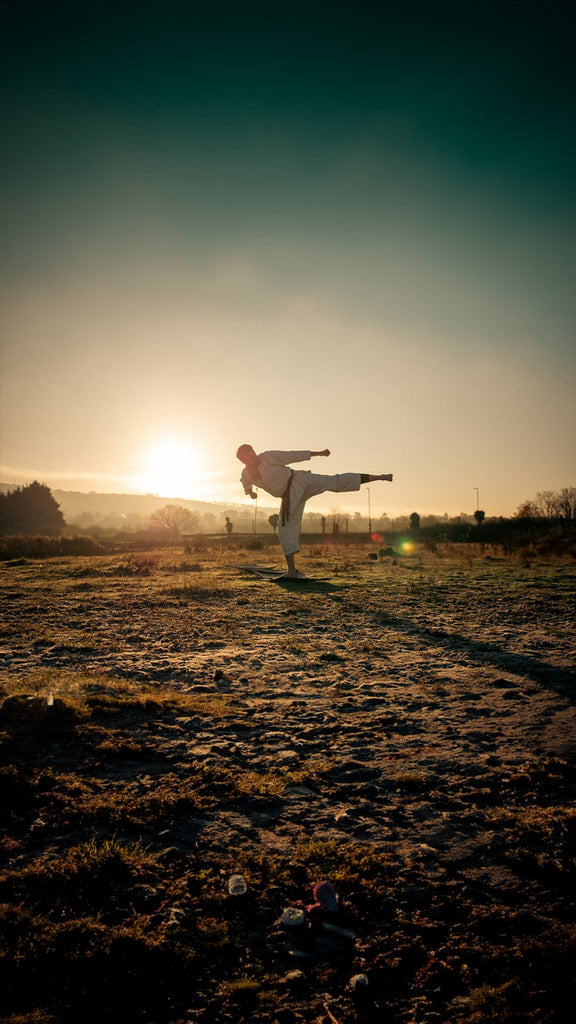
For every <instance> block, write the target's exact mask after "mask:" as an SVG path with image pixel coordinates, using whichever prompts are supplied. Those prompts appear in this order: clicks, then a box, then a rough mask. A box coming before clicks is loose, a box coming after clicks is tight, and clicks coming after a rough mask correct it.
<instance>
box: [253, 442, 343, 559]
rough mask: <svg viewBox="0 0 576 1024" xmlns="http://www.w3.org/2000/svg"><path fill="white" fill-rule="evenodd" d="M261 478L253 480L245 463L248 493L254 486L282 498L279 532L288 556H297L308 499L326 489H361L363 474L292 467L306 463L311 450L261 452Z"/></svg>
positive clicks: (283, 548)
mask: <svg viewBox="0 0 576 1024" xmlns="http://www.w3.org/2000/svg"><path fill="white" fill-rule="evenodd" d="M258 458H259V460H260V479H259V480H256V479H254V478H253V477H252V476H251V474H250V472H249V470H248V467H247V466H246V467H245V468H244V469H243V470H242V474H241V476H240V480H241V481H242V485H243V487H244V491H245V493H246V494H249V493H250V491H251V490H252V488H253V487H262V488H263V489H264V490H265V491H268V494H271V495H273V497H275V498H282V504H283V510H282V511H283V513H284V512H285V513H286V514H281V517H280V522H279V523H278V535H279V537H280V544H281V545H282V550H283V552H284V554H285V555H294V554H296V552H297V551H299V550H300V528H301V526H302V516H303V514H304V506H305V504H306V502H307V500H308V498H312V497H313V496H314V495H315V494H323V493H324V492H325V491H336V492H338V491H359V490H360V473H336V474H334V475H332V476H330V475H328V474H324V473H311V472H310V470H306V469H297V470H291V469H289V468H288V466H289V465H290V464H291V463H293V462H307V461H308V459H310V458H311V453H310V452H309V451H304V452H298V451H296V452H262V453H261V454H260V455H259V456H258Z"/></svg>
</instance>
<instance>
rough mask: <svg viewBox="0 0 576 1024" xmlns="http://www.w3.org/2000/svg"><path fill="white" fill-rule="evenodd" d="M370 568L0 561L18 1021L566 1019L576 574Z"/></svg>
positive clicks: (1, 683) (201, 552) (399, 559)
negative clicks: (326, 891) (293, 918)
mask: <svg viewBox="0 0 576 1024" xmlns="http://www.w3.org/2000/svg"><path fill="white" fill-rule="evenodd" d="M371 555H372V556H373V551H372V550H371V549H370V548H369V547H368V546H365V547H363V546H361V545H356V546H354V547H352V546H351V547H342V548H338V549H330V548H328V547H326V548H324V547H319V546H318V547H313V548H308V549H304V550H303V552H302V556H301V559H300V566H301V568H302V569H304V571H305V572H307V573H308V575H309V577H310V579H309V580H308V581H307V582H302V583H300V582H298V583H272V582H268V581H264V580H261V579H259V578H257V577H255V576H253V575H251V574H250V573H249V572H248V571H247V566H251V565H270V564H274V561H275V558H277V557H278V551H277V550H275V549H269V548H263V549H262V550H258V549H257V548H256V549H252V550H248V549H246V548H242V547H240V546H235V545H233V544H230V545H224V544H222V545H220V546H218V545H215V546H212V547H210V546H208V545H206V546H202V545H198V546H197V547H196V548H195V549H194V550H184V549H183V548H180V547H175V548H174V549H167V550H163V551H156V552H151V553H143V552H132V553H130V552H123V553H119V554H115V555H106V556H97V557H90V558H88V557H75V558H55V559H46V560H43V561H42V560H26V559H13V560H12V561H9V562H7V563H4V564H2V565H1V566H0V579H1V583H2V607H3V614H2V619H3V626H2V632H1V634H0V699H3V701H4V702H3V704H2V705H0V739H2V748H3V755H2V756H3V765H4V767H3V773H4V774H3V776H2V780H1V781H2V790H1V793H0V796H1V806H2V807H3V809H4V813H3V819H4V820H3V823H2V826H1V829H0V854H1V860H0V864H1V865H2V872H1V874H0V903H2V906H3V915H4V916H3V922H4V923H3V935H4V937H3V939H2V940H1V941H2V946H1V947H0V948H1V952H2V957H1V959H0V971H1V974H0V980H2V979H3V980H4V986H5V991H7V992H8V1011H7V1015H6V1016H5V1017H3V1018H2V1020H3V1021H7V1022H8V1021H9V1022H11V1024H32V1022H34V1024H53V1022H54V1021H72V1020H74V1021H78V1020H80V1019H82V1020H85V1021H91V1020H92V1019H94V1020H96V1019H98V1020H101V1019H102V1015H103V1014H105V1015H106V1016H108V1018H109V1019H110V1020H122V1021H123V1022H126V1021H130V1020H134V1021H143V1022H146V1024H154V1022H156V1024H165V1022H168V1021H172V1022H174V1024H192V1022H193V1021H194V1022H196V1021H199V1022H209V1021H216V1020H219V1021H229V1022H240V1021H246V1022H254V1024H257V1022H269V1024H296V1022H307V1024H312V1022H315V1024H334V1022H336V1024H352V1022H355V1021H369V1022H371V1024H376V1022H378V1024H380V1022H382V1024H385V1022H389V1021H390V1022H398V1024H421V1022H422V1024H424V1022H427V1021H429V1022H444V1021H446V1022H455V1024H461V1022H462V1024H463V1022H464V1021H467V1022H476V1024H488V1022H494V1024H505V1022H508V1024H511V1022H514V1024H548V1022H550V1024H564V1022H567V1021H568V1019H572V1015H571V1012H570V1011H569V1010H568V1006H570V1005H571V1002H570V1001H571V1000H572V1001H573V999H574V991H573V989H572V988H571V983H572V978H573V976H574V971H573V963H574V949H575V938H576V922H575V914H574V910H575V907H574V891H575V888H574V880H575V875H576V872H575V851H576V810H575V808H574V789H575V785H574V784H575V779H576V770H575V768H576V757H575V755H576V729H575V725H576V713H575V705H574V701H575V696H576V687H575V673H574V666H575V664H576V630H575V622H576V616H575V614H574V613H575V604H576V602H575V593H576V587H575V583H576V565H575V564H574V562H573V561H571V560H568V559H567V560H562V559H556V560H554V559H550V560H545V559H542V558H535V559H534V560H532V561H529V560H526V559H523V560H517V559H512V558H506V557H504V556H503V555H501V554H499V553H498V552H497V551H491V552H489V553H488V554H487V553H486V551H485V550H484V551H481V550H480V549H476V548H475V549H472V548H469V549H466V548H464V547H462V548H460V549H457V548H455V547H448V546H446V547H444V548H441V549H438V550H436V551H435V552H432V551H423V550H419V549H418V547H416V548H415V549H414V551H413V552H412V553H411V554H410V555H400V554H397V555H396V556H389V557H385V558H374V557H371ZM277 564H278V565H280V560H279V559H278V563H277ZM139 843H140V844H142V845H141V846H138V845H137V844H139ZM90 844H92V845H90ZM114 844H115V845H114ZM135 844H136V845H135ZM87 850H89V851H90V857H88V854H87V852H86V851H87ZM136 850H140V858H139V859H138V857H136V853H135V851H136ZM79 851H80V852H79ZM111 857H112V860H113V862H114V864H115V865H116V868H118V873H119V874H118V878H116V876H115V875H114V873H113V872H112V875H110V872H109V874H108V875H106V879H105V883H104V881H103V873H102V872H103V870H104V868H103V865H104V866H106V865H107V868H106V870H107V871H108V870H109V869H110V864H111V859H110V858H111ZM79 858H80V859H79ZM82 858H83V859H82ZM90 858H91V859H90ZM106 858H108V859H106ZM120 861H122V871H120V868H119V865H120ZM80 863H81V864H82V871H83V872H84V874H82V873H81V872H80V867H79V864H80ZM79 872H80V874H79ZM233 874H241V875H242V876H243V878H244V882H245V885H246V892H245V893H244V894H242V895H230V894H229V891H228V881H229V878H230V876H231V875H233ZM96 876H97V877H96ZM71 877H74V878H75V879H76V882H77V881H78V878H79V877H82V878H83V879H84V882H83V884H86V885H88V882H87V881H86V879H87V878H88V877H89V878H90V886H92V888H91V889H90V893H91V894H92V895H91V902H90V900H88V897H86V899H85V900H84V903H82V904H80V903H79V902H78V899H79V897H78V895H77V893H78V889H77V888H76V889H75V890H74V895H72V896H71V895H70V888H69V886H68V883H69V882H70V878H71ZM39 879H40V880H43V884H44V883H46V879H48V880H49V886H51V887H52V888H51V890H50V891H51V893H52V895H51V897H50V902H48V901H47V898H46V899H45V898H44V897H43V896H42V895H41V893H42V892H44V891H45V889H42V886H41V885H40V883H39ZM322 880H327V881H328V882H329V883H330V884H331V886H332V887H333V889H334V891H335V892H336V895H337V906H336V907H335V908H333V909H327V908H326V907H322V906H320V905H318V903H315V899H314V895H313V889H314V885H315V883H317V882H319V881H322ZM96 882H98V885H96ZM46 884H48V883H46ZM98 886H100V888H98ZM46 891H47V890H46ZM83 891H84V890H83ZM39 893H40V895H39ZM290 906H291V907H294V908H295V909H296V910H301V911H303V912H304V916H303V923H301V924H299V925H296V926H295V925H290V924H286V921H284V922H283V921H282V914H283V912H284V911H285V910H286V908H287V907H290ZM24 914H25V915H27V916H26V921H27V924H26V927H25V926H24V924H22V921H23V918H22V915H24ZM18 915H20V916H18ZM301 917H302V915H301V914H300V915H298V920H300V918H301ZM18 922H20V924H18ZM63 922H64V924H63ZM73 925H74V928H75V929H76V930H74V928H73V927H72V926H73ZM63 929H64V930H63ZM24 932H25V933H26V935H24ZM88 932H89V933H90V941H88V940H87V939H86V934H87V933H88ZM34 933H37V936H38V940H37V941H36V942H33V941H32V939H31V938H30V935H31V934H32V935H34ZM64 933H65V936H66V939H65V940H64V938H63V936H64ZM122 942H123V943H124V945H122V944H121V943H122ZM129 942H130V943H131V945H130V950H131V952H130V956H129V958H128V959H123V957H125V956H128V954H125V953H122V954H120V953H119V952H118V950H119V949H122V950H126V948H127V944H128V943H129ZM63 943H64V945H62V944H63ZM59 944H60V945H59ZM47 949H49V950H50V951H51V952H50V955H49V954H48V952H47ZM58 950H60V954H61V957H62V959H61V960H60V959H59V958H58V957H59V955H60V954H58ZM55 951H56V952H55ZM97 953H98V955H100V953H102V956H104V954H105V955H106V958H107V959H106V961H105V962H106V967H105V968H104V974H103V975H102V973H101V974H100V975H99V977H100V978H102V977H104V978H105V979H106V980H107V981H108V983H109V985H108V987H107V986H106V985H104V986H102V985H99V984H97V982H96V981H95V977H96V975H95V977H92V974H91V965H92V966H93V965H94V963H95V962H96V960H97ZM64 954H65V955H64ZM115 956H116V963H117V964H119V965H120V964H121V965H123V967H122V973H121V980H122V984H123V988H124V996H122V997H118V996H116V997H114V996H112V994H111V988H110V986H113V985H114V982H115V975H114V971H115V970H116V969H117V970H118V971H120V967H117V968H115V967H114V966H113V961H114V957H115ZM47 957H48V960H47ZM66 958H67V962H68V964H70V963H71V962H73V963H74V972H73V973H74V977H75V978H76V980H73V979H70V978H69V977H68V974H67V973H66V969H65V967H64V966H63V965H64V963H65V962H66ZM98 962H99V963H100V961H98ZM100 970H101V972H102V966H101V963H100ZM50 971H51V972H52V973H51V974H50ZM151 971H152V973H154V977H155V980H154V983H152V981H151V980H150V973H151ZM162 972H164V973H163V974H162ZM68 973H69V972H68ZM161 974H162V976H161V977H160V975H161ZM47 977H50V978H52V979H54V978H58V979H59V984H55V983H54V982H53V981H51V982H46V978H47ZM63 978H65V980H64V981H63V980H62V979H63ZM78 979H80V980H78ZM127 979H129V981H130V983H129V984H128V985H126V981H127ZM116 980H117V979H116ZM104 989H106V992H104V991H103V990H104ZM106 993H107V994H106Z"/></svg>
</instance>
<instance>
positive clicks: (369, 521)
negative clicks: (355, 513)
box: [366, 487, 372, 536]
mask: <svg viewBox="0 0 576 1024" xmlns="http://www.w3.org/2000/svg"><path fill="white" fill-rule="evenodd" d="M366 490H367V492H368V533H369V534H370V536H372V516H371V514H370V488H369V487H367V488H366Z"/></svg>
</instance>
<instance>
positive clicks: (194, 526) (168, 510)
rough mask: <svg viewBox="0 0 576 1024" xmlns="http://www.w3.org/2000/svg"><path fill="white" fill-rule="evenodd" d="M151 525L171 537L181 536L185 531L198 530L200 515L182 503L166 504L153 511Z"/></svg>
mask: <svg viewBox="0 0 576 1024" xmlns="http://www.w3.org/2000/svg"><path fill="white" fill-rule="evenodd" d="M150 526H151V528H152V529H153V530H160V532H161V533H165V534H168V535H169V536H171V537H179V536H180V534H182V533H183V532H184V531H186V532H187V533H193V532H194V531H195V530H198V516H197V515H196V514H195V513H194V512H190V510H189V509H187V508H183V507H182V505H164V507H163V508H159V509H157V510H156V512H153V513H152V515H151V516H150Z"/></svg>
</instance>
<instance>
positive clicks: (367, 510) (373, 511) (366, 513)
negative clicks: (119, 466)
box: [0, 477, 574, 522]
mask: <svg viewBox="0 0 576 1024" xmlns="http://www.w3.org/2000/svg"><path fill="white" fill-rule="evenodd" d="M35 479H36V478H35ZM32 482H33V480H26V481H25V482H23V483H15V482H9V481H6V480H3V479H2V478H1V477H0V489H4V488H8V489H16V488H18V487H25V486H28V485H29V484H30V483H32ZM37 482H38V483H40V484H44V485H45V486H48V487H49V488H50V491H51V493H53V494H58V493H60V494H70V495H81V496H85V497H86V498H88V499H89V498H91V497H93V498H118V499H122V498H127V499H131V498H143V499H145V498H149V499H154V500H155V501H163V502H166V504H174V503H176V504H177V503H178V502H187V503H197V504H206V505H217V506H222V507H223V508H238V509H242V510H245V511H246V512H252V513H253V512H254V507H255V504H256V506H257V508H258V509H259V510H264V509H265V510H266V511H268V510H269V509H272V510H275V511H277V510H278V507H279V506H278V501H277V499H275V498H273V497H272V496H271V495H269V494H267V492H266V491H260V492H259V496H258V502H257V503H255V502H253V501H252V500H251V499H250V498H245V499H242V497H239V498H238V499H237V500H235V499H229V500H228V499H221V498H214V499H210V498H199V497H185V496H184V495H172V496H170V495H163V494H159V493H155V492H151V491H146V492H143V491H117V490H112V491H99V490H96V489H91V490H89V491H85V490H80V489H78V488H77V487H66V486H56V485H52V486H51V485H49V484H48V483H47V482H46V481H45V480H39V479H38V480H37ZM371 486H372V485H371ZM565 486H566V487H573V486H574V485H573V484H566V485H565ZM366 490H367V488H366ZM474 490H476V489H474ZM543 490H544V488H539V489H538V491H534V492H533V493H532V494H530V495H526V497H525V498H524V499H522V501H519V502H518V504H517V506H516V508H515V509H514V511H513V512H511V513H509V514H506V513H503V512H500V511H495V510H491V511H486V510H485V509H483V511H485V513H486V519H499V518H502V519H511V518H514V516H515V514H516V512H517V511H518V509H519V508H520V507H521V505H522V504H523V502H524V501H525V500H529V501H530V500H533V499H534V498H535V497H536V495H537V494H538V493H539V492H540V491H543ZM559 490H562V488H559ZM319 497H326V495H321V496H319ZM342 497H344V498H346V497H350V496H349V495H346V493H340V494H334V499H340V498H342ZM317 500H318V499H314V498H313V499H311V500H309V501H308V502H307V504H306V511H305V514H306V515H308V514H310V515H314V514H316V515H326V516H332V515H334V514H339V515H342V516H344V517H346V516H353V515H360V516H361V517H362V518H363V519H368V518H371V519H372V520H373V521H374V522H376V521H377V520H379V519H389V520H392V521H393V520H395V519H403V518H409V517H410V515H412V513H414V512H417V513H418V515H419V516H420V517H421V518H422V519H427V518H438V519H442V518H445V517H448V518H449V519H456V518H458V517H460V516H466V517H469V518H473V517H474V512H475V511H476V508H481V507H482V506H481V505H480V504H477V505H475V506H474V508H470V509H465V508H461V509H460V510H459V511H457V512H454V511H450V510H446V509H443V510H442V511H439V510H437V509H436V510H433V511H431V510H425V509H424V508H423V507H422V506H420V507H419V508H410V509H408V508H406V509H399V508H396V507H393V506H388V507H386V508H384V509H382V510H381V511H378V509H379V508H380V506H381V503H377V504H376V508H375V507H374V502H373V499H372V497H371V500H370V505H369V504H368V498H366V501H365V502H364V503H362V504H360V503H357V504H356V505H355V506H354V505H348V506H346V507H343V506H342V505H341V503H340V502H339V501H338V502H337V501H336V500H335V501H334V502H333V503H332V504H330V505H329V506H328V505H319V504H317V503H316V502H317Z"/></svg>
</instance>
